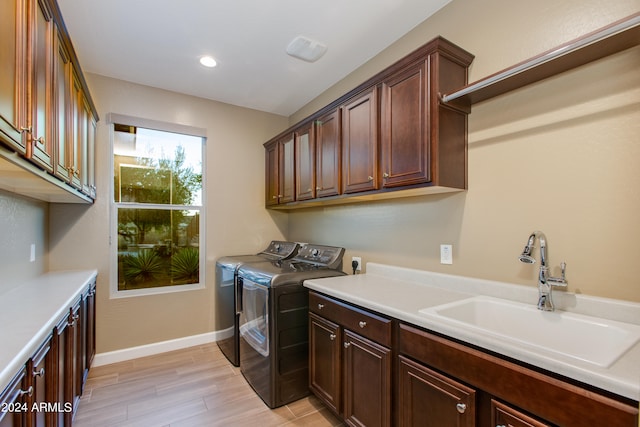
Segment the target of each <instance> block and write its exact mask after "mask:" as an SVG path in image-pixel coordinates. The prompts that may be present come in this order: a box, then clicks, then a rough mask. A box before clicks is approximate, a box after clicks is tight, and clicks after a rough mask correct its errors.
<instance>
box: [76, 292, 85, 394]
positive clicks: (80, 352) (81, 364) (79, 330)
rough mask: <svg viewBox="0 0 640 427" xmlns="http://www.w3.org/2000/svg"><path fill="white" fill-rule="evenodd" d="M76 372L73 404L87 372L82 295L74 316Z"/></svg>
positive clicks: (83, 296)
mask: <svg viewBox="0 0 640 427" xmlns="http://www.w3.org/2000/svg"><path fill="white" fill-rule="evenodd" d="M76 316H77V317H76V354H75V357H76V371H75V372H74V378H75V383H76V384H75V386H74V392H75V394H74V402H79V401H80V396H82V390H83V388H84V379H85V374H86V373H87V372H88V368H87V367H86V363H87V297H86V294H85V295H82V297H81V299H80V306H79V307H78V309H77V315H76Z"/></svg>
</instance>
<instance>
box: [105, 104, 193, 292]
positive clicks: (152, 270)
mask: <svg viewBox="0 0 640 427" xmlns="http://www.w3.org/2000/svg"><path fill="white" fill-rule="evenodd" d="M110 120H111V125H112V141H113V205H112V221H111V222H112V226H111V229H112V230H111V232H112V238H111V246H112V253H113V255H114V256H113V259H114V268H113V270H112V271H113V273H114V274H113V276H114V277H115V278H116V279H115V280H116V281H117V283H115V284H112V290H115V291H116V294H117V293H120V294H121V295H132V294H133V295H139V294H149V293H157V292H167V291H175V290H185V289H190V288H194V287H201V284H202V285H203V284H204V279H203V277H202V276H203V274H204V268H203V266H204V264H203V260H204V247H203V244H204V238H203V236H204V221H203V218H204V205H203V182H204V171H203V157H204V147H205V138H204V135H203V132H201V131H200V130H198V129H195V130H193V131H191V128H187V127H182V126H179V125H168V124H158V123H156V122H151V121H147V120H142V119H138V120H136V119H133V118H127V117H120V116H115V115H111V116H110ZM145 125H146V126H145ZM167 129H169V130H167ZM176 129H177V130H178V131H176ZM185 132H186V133H185ZM114 270H115V271H114Z"/></svg>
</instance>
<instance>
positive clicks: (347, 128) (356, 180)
mask: <svg viewBox="0 0 640 427" xmlns="http://www.w3.org/2000/svg"><path fill="white" fill-rule="evenodd" d="M377 104H378V102H377V89H376V88H375V87H373V88H371V89H370V90H369V91H367V92H365V93H364V94H362V95H360V96H358V97H357V98H355V99H354V100H352V101H350V102H348V103H347V104H346V105H344V106H343V107H342V159H343V164H342V168H343V173H342V179H343V184H342V188H343V193H357V192H361V191H368V190H377V189H378V188H379V185H378V171H377V169H378V109H377Z"/></svg>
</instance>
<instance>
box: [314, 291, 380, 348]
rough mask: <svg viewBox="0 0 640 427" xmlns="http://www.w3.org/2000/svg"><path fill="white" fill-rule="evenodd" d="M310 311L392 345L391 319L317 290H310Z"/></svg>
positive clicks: (372, 338) (374, 339) (378, 341)
mask: <svg viewBox="0 0 640 427" xmlns="http://www.w3.org/2000/svg"><path fill="white" fill-rule="evenodd" d="M309 311H311V312H312V313H316V314H318V315H320V316H322V317H324V318H325V319H328V320H330V321H332V322H335V323H338V324H339V325H341V326H342V327H343V328H345V329H349V330H352V331H354V332H357V333H358V334H359V335H362V336H363V337H366V338H369V339H370V340H373V341H375V342H377V343H379V344H382V345H385V346H387V347H390V346H391V320H390V319H387V318H385V317H382V316H379V315H377V314H374V313H371V312H369V311H366V310H362V309H360V308H356V307H353V306H351V305H348V304H345V303H343V302H341V301H337V300H335V299H333V298H329V297H327V296H324V295H320V294H317V293H315V292H309Z"/></svg>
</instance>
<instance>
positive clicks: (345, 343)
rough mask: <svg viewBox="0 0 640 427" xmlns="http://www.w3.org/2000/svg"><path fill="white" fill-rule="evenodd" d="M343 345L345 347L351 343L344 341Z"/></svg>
mask: <svg viewBox="0 0 640 427" xmlns="http://www.w3.org/2000/svg"><path fill="white" fill-rule="evenodd" d="M343 345H344V348H347V347H349V346H350V345H351V344H350V343H348V342H346V341H345V342H344V344H343Z"/></svg>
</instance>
